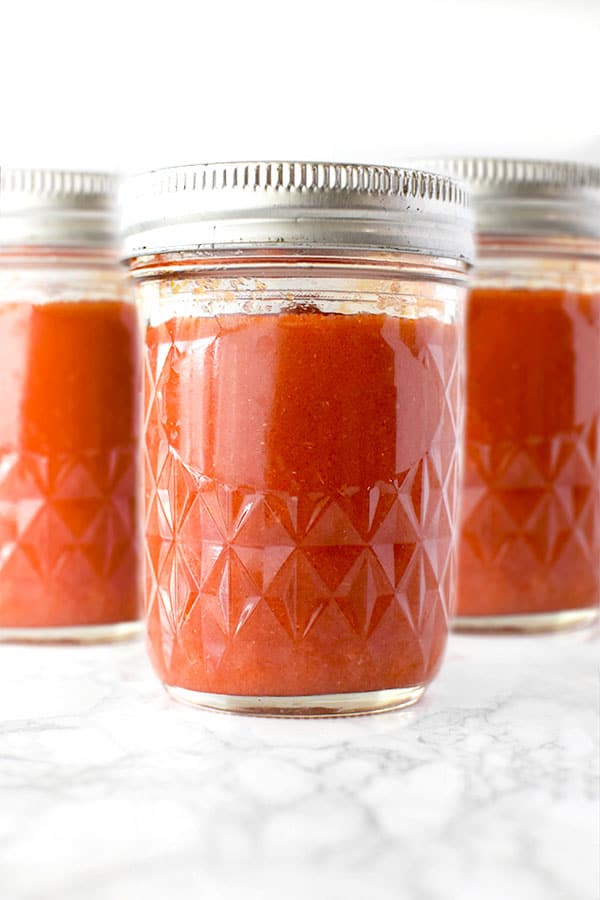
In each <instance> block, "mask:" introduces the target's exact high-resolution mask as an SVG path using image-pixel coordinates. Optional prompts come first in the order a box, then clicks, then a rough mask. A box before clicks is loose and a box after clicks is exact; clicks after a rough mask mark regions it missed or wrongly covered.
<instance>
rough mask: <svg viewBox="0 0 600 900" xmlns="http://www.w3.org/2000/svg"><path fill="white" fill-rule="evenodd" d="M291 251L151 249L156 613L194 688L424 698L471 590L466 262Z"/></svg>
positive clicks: (177, 688) (243, 695) (288, 707)
mask: <svg viewBox="0 0 600 900" xmlns="http://www.w3.org/2000/svg"><path fill="white" fill-rule="evenodd" d="M448 265H449V268H446V269H444V267H443V264H442V263H440V264H439V267H438V265H437V261H435V260H429V261H427V260H426V261H423V260H418V259H416V258H412V259H410V258H407V259H403V258H402V257H401V256H400V255H390V254H386V255H385V256H381V255H377V254H373V255H372V256H371V257H370V258H366V259H356V258H353V256H352V255H351V254H346V255H345V256H344V255H342V254H331V255H329V256H327V255H325V254H323V255H321V256H320V257H319V258H315V256H314V255H313V256H311V255H309V254H306V253H305V254H302V253H300V252H298V253H297V254H291V253H290V252H289V251H287V252H283V251H279V252H277V251H269V252H263V253H262V254H261V253H260V252H256V253H254V254H250V253H248V254H245V255H244V254H242V255H239V256H237V257H236V258H233V259H223V258H221V259H219V258H218V257H215V256H213V257H211V256H210V255H209V256H208V257H206V258H203V259H194V258H193V257H192V256H190V255H188V254H179V255H178V254H172V255H171V256H170V257H169V258H164V257H163V258H160V257H154V258H149V259H145V260H141V261H134V266H133V271H134V275H135V277H136V290H137V296H138V300H139V303H140V306H141V310H142V314H143V318H144V320H145V322H146V367H145V377H146V385H145V406H146V418H145V484H146V488H145V497H146V525H145V527H146V544H147V576H146V608H147V623H148V636H149V646H150V651H151V656H152V660H153V663H154V666H155V668H156V670H157V672H158V674H159V676H160V678H161V679H162V681H163V683H164V684H165V686H166V687H167V689H168V690H169V692H170V693H171V694H172V695H173V696H175V697H176V698H178V699H181V700H184V701H187V702H190V703H193V704H196V705H200V706H206V707H210V708H218V709H225V710H230V711H237V712H250V713H259V714H260V713H263V714H270V715H301V716H310V715H336V714H342V715H343V714H349V713H359V712H373V711H377V710H380V709H386V708H393V707H398V706H403V705H407V704H409V703H412V702H415V701H416V700H418V699H419V697H420V696H421V694H422V693H423V691H424V689H425V686H426V685H427V683H428V682H429V681H430V680H431V678H432V677H433V676H434V675H435V672H436V671H437V668H438V666H439V664H440V661H441V657H442V653H443V649H444V645H445V642H446V635H447V629H448V617H449V613H450V605H451V603H452V597H453V589H454V558H453V535H454V529H455V524H456V503H457V475H458V455H457V448H458V442H457V425H458V419H459V403H460V398H459V368H460V323H459V307H460V303H461V298H462V295H463V293H464V283H463V281H464V272H463V271H462V270H461V269H460V267H458V266H454V265H450V264H448Z"/></svg>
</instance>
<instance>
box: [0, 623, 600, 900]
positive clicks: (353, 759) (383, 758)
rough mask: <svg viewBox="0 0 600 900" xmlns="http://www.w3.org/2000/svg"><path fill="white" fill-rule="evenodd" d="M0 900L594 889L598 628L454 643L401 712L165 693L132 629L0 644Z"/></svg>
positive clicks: (563, 893) (421, 896)
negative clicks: (116, 637) (360, 714)
mask: <svg viewBox="0 0 600 900" xmlns="http://www.w3.org/2000/svg"><path fill="white" fill-rule="evenodd" d="M0 679H1V691H0V897H1V898H2V900H38V898H39V900H42V898H43V900H46V898H48V900H113V898H114V900H121V898H123V900H142V898H143V900H171V898H186V897H194V898H202V900H233V898H236V900H238V898H243V900H254V898H256V900H271V898H273V900H274V898H286V900H296V898H298V900H299V898H303V900H304V898H309V900H338V898H339V900H341V898H344V900H367V898H369V900H370V898H384V900H387V898H407V900H521V898H522V900H597V897H598V883H599V882H598V873H597V855H598V828H599V800H598V773H597V764H598V727H599V709H598V643H597V641H596V640H594V639H593V636H592V635H591V634H589V633H587V634H586V633H583V632H580V633H574V634H570V635H561V636H556V637H540V638H535V639H533V638H475V637H454V638H453V639H452V642H451V645H450V649H449V653H448V656H447V659H446V664H445V666H444V669H443V671H442V674H441V675H440V677H439V678H438V680H437V681H436V682H435V684H434V685H433V686H432V688H431V689H430V692H429V694H428V695H427V696H426V698H425V700H424V701H423V702H422V703H421V704H420V705H419V706H416V707H414V708H413V709H411V710H406V711H403V712H396V713H387V714H384V715H379V716H372V717H364V718H354V719H345V720H332V719H330V720H322V721H314V720H313V721H291V720H273V719H250V718H242V717H234V716H227V715H222V714H217V713H203V712H199V711H196V710H194V709H190V708H186V707H183V706H178V705H176V704H174V703H172V702H171V701H169V700H168V699H167V697H166V696H165V695H164V694H163V693H162V691H161V689H160V687H159V685H158V683H157V682H156V681H155V679H154V676H153V675H152V673H151V671H150V669H149V665H148V663H147V662H146V660H145V656H144V652H143V647H142V646H141V645H140V644H136V643H134V644H129V645H120V646H112V647H111V646H103V647H91V648H76V647H75V648H68V647H65V648H57V647H46V648H32V647H9V646H0Z"/></svg>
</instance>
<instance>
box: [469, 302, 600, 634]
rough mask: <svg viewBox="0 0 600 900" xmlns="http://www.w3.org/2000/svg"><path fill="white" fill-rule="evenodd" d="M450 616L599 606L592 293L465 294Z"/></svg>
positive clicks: (599, 423) (598, 387) (597, 344)
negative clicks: (461, 449) (463, 406)
mask: <svg viewBox="0 0 600 900" xmlns="http://www.w3.org/2000/svg"><path fill="white" fill-rule="evenodd" d="M466 412H467V415H466V454H465V463H466V464H465V486H464V496H463V510H462V527H461V540H460V550H459V592H458V602H457V612H458V614H459V615H461V614H462V615H467V616H490V615H514V614H518V613H540V612H544V613H546V612H553V611H559V610H570V609H577V608H586V607H591V606H595V605H596V604H598V602H599V599H600V451H599V435H600V430H599V429H600V295H598V294H596V295H589V294H577V293H569V292H564V291H558V290H491V289H476V290H473V291H471V293H470V296H469V301H468V306H467V411H466Z"/></svg>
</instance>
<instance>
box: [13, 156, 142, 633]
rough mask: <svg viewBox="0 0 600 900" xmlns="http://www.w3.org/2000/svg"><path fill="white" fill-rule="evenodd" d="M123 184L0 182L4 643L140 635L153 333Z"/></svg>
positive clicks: (44, 174) (56, 176)
mask: <svg viewBox="0 0 600 900" xmlns="http://www.w3.org/2000/svg"><path fill="white" fill-rule="evenodd" d="M116 187H117V185H116V182H115V179H114V178H113V177H112V176H109V175H103V174H91V173H77V172H59V171H53V170H27V169H23V170H21V169H3V170H2V173H1V180H0V358H1V360H2V377H1V379H0V640H4V641H28V642H36V641H68V642H78V643H79V642H91V641H99V640H105V641H106V640H117V639H120V638H125V637H129V636H131V635H133V634H136V633H138V632H139V628H140V625H139V618H140V612H141V529H140V519H139V517H140V509H139V501H140V482H141V479H140V477H139V466H140V458H139V452H140V436H141V362H142V359H141V350H142V347H141V335H140V327H139V318H138V314H137V310H136V308H135V305H134V303H133V302H132V299H131V297H130V296H129V294H128V291H127V282H126V279H125V277H124V273H123V270H122V267H121V265H120V263H119V258H118V252H117V250H116V246H115V243H116V237H117V222H116V215H115V206H116Z"/></svg>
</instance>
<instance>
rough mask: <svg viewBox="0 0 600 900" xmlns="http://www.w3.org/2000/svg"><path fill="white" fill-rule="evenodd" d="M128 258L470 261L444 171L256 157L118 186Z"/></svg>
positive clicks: (468, 222)
mask: <svg viewBox="0 0 600 900" xmlns="http://www.w3.org/2000/svg"><path fill="white" fill-rule="evenodd" d="M121 206H122V234H123V242H124V246H123V254H124V257H125V258H126V259H132V258H134V257H136V256H140V255H147V254H151V253H158V252H169V251H177V250H180V251H184V250H194V249H198V250H200V249H215V250H216V249H226V248H229V249H231V248H250V247H254V248H259V247H269V246H271V247H272V246H288V247H296V248H307V249H310V248H328V249H374V250H401V251H408V252H413V253H424V254H426V255H436V256H446V257H452V258H456V259H461V260H465V261H466V262H468V263H470V262H472V259H473V227H472V215H471V211H470V198H469V194H468V192H467V191H466V190H465V188H464V187H463V185H462V184H461V183H460V182H458V181H456V180H455V179H453V178H451V177H449V176H448V175H440V174H435V173H432V172H426V171H419V170H415V169H404V168H397V167H393V166H374V165H363V164H354V163H333V162H302V161H262V162H260V161H259V162H232V163H210V164H204V163H203V164H199V165H190V166H176V167H172V168H167V169H160V170H155V171H151V172H147V173H142V174H140V175H136V176H133V177H132V178H130V179H128V180H127V181H126V182H125V184H124V186H123V189H122V192H121Z"/></svg>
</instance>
